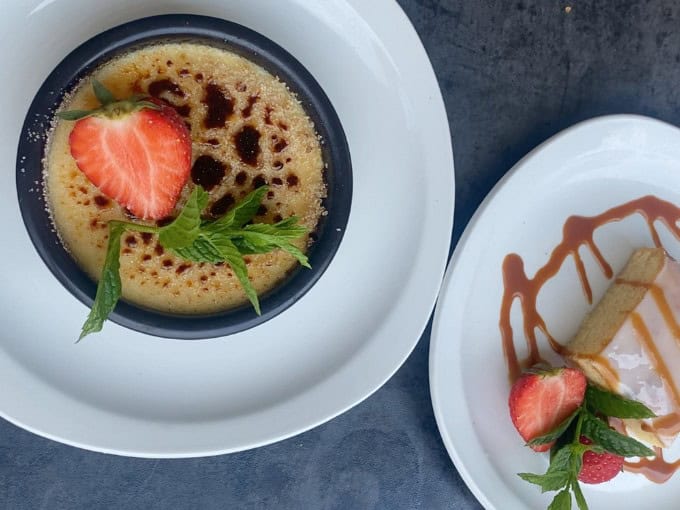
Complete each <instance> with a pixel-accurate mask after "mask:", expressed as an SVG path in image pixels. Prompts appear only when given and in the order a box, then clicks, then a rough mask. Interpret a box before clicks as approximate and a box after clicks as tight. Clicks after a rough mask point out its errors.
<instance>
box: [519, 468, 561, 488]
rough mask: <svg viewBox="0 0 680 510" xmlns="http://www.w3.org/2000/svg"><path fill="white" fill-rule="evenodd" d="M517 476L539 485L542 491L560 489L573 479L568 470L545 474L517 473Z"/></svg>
mask: <svg viewBox="0 0 680 510" xmlns="http://www.w3.org/2000/svg"><path fill="white" fill-rule="evenodd" d="M517 476H519V477H520V478H521V479H522V480H524V481H526V482H529V483H533V484H534V485H538V486H539V487H540V488H541V492H548V491H557V490H560V489H561V488H562V487H564V486H565V485H568V484H569V481H570V480H571V473H569V472H568V471H553V472H551V473H548V472H546V473H545V474H544V475H536V474H533V473H517Z"/></svg>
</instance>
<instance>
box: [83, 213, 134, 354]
mask: <svg viewBox="0 0 680 510" xmlns="http://www.w3.org/2000/svg"><path fill="white" fill-rule="evenodd" d="M124 231H125V224H124V223H121V222H117V221H111V222H109V242H108V245H107V247H106V259H105V260H104V267H103V268H102V274H101V276H100V278H99V283H98V284H97V294H96V295H95V298H94V303H92V308H91V309H90V313H89V315H88V316H87V320H86V321H85V324H83V329H82V331H81V332H80V337H79V338H78V342H80V341H81V340H82V339H83V338H85V337H86V336H87V335H89V334H90V333H96V332H97V331H101V330H102V327H103V326H104V322H105V321H106V319H107V317H108V316H109V314H110V313H111V312H112V311H113V309H114V308H115V307H116V303H117V302H118V299H119V298H120V294H121V287H122V286H121V282H120V238H121V236H122V235H123V232H124Z"/></svg>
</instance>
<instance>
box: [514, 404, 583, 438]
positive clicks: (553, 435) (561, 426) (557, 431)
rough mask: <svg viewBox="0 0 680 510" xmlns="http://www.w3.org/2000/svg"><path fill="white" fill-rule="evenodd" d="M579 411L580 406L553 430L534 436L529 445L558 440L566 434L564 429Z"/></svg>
mask: <svg viewBox="0 0 680 510" xmlns="http://www.w3.org/2000/svg"><path fill="white" fill-rule="evenodd" d="M579 411H580V408H578V409H576V410H575V411H574V412H573V413H571V414H570V415H569V416H568V417H567V418H566V419H565V420H564V421H563V422H562V423H560V424H559V425H558V426H557V427H555V428H554V429H553V430H551V431H550V432H548V433H547V434H544V435H542V436H538V437H535V438H533V439H532V440H531V441H529V442H528V443H527V445H528V446H539V445H542V444H548V443H552V442H553V441H556V440H557V438H559V437H560V436H561V435H562V434H564V431H565V430H567V429H568V428H569V425H571V423H572V422H573V421H574V418H576V416H577V415H578V413H579Z"/></svg>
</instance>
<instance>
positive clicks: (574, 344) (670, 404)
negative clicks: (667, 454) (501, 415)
mask: <svg viewBox="0 0 680 510" xmlns="http://www.w3.org/2000/svg"><path fill="white" fill-rule="evenodd" d="M566 348H567V351H568V355H567V358H568V359H569V360H570V361H571V362H572V363H573V364H575V365H577V366H578V367H579V368H580V369H581V370H583V372H584V373H585V374H586V376H587V377H588V379H590V380H591V381H593V382H595V383H597V384H599V385H600V386H602V387H604V388H606V389H608V390H610V391H613V392H615V393H618V394H620V395H622V396H624V397H626V398H630V399H633V400H637V401H639V402H641V403H643V404H645V405H646V406H647V407H649V408H650V409H651V410H652V411H653V412H654V413H655V414H656V416H657V417H656V418H653V419H645V420H623V426H624V427H625V432H626V433H627V434H629V435H630V436H633V437H636V438H637V439H640V440H642V441H646V442H648V443H650V444H653V445H656V446H661V447H667V446H670V444H671V443H672V442H673V440H674V439H675V437H676V436H677V434H678V433H679V432H680V390H679V388H680V264H679V263H678V262H676V261H675V260H673V259H671V258H670V257H668V256H667V254H666V253H665V251H664V250H663V249H661V248H640V249H638V250H636V251H635V252H634V253H633V255H632V256H631V258H630V260H629V261H628V264H627V265H626V267H625V268H624V269H623V271H622V272H621V273H620V274H619V275H618V277H617V278H616V280H615V282H614V283H613V284H612V286H611V287H610V288H609V289H608V290H607V292H606V293H605V295H604V297H603V298H602V300H601V301H600V302H599V303H598V305H597V306H596V307H595V309H594V310H593V311H592V312H591V313H590V314H589V315H588V316H587V317H586V318H585V320H584V321H583V323H582V324H581V328H580V330H579V331H578V333H577V334H576V336H575V337H574V338H573V340H572V341H571V342H570V343H569V344H568V345H567V346H566Z"/></svg>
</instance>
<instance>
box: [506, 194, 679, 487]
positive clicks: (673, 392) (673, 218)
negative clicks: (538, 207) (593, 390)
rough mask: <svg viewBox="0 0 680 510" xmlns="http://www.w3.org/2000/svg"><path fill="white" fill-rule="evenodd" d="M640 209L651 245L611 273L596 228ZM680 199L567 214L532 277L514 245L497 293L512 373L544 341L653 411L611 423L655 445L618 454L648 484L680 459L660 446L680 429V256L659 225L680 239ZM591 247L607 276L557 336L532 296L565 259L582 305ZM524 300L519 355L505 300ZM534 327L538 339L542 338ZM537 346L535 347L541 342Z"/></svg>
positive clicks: (529, 361) (537, 356) (594, 378)
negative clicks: (571, 328) (601, 293)
mask: <svg viewBox="0 0 680 510" xmlns="http://www.w3.org/2000/svg"><path fill="white" fill-rule="evenodd" d="M633 216H637V217H638V218H639V219H640V220H642V221H643V222H644V224H646V225H647V228H648V230H649V235H650V237H651V240H652V242H653V243H654V245H655V246H656V247H655V248H640V249H638V250H635V252H634V253H633V255H632V256H631V259H630V260H629V262H628V265H627V266H626V268H624V270H623V271H622V272H621V273H620V274H619V275H618V276H617V277H616V278H615V276H614V275H615V273H614V270H613V269H612V266H611V265H610V263H609V262H608V261H607V259H606V258H605V256H604V254H603V253H602V252H601V251H600V248H599V246H598V243H597V236H596V231H597V230H598V229H600V228H601V227H603V226H605V225H608V224H610V223H614V222H618V221H621V220H623V219H626V218H630V217H633ZM679 223H680V207H678V206H677V205H675V204H673V203H671V202H668V201H666V200H663V199H661V198H659V197H656V196H653V195H648V196H644V197H640V198H637V199H635V200H631V201H629V202H626V203H623V204H620V205H617V206H615V207H612V208H611V209H608V210H606V211H604V212H602V213H600V214H597V215H594V216H577V215H574V216H570V217H569V218H567V219H566V221H565V222H564V226H563V234H562V239H561V241H560V242H559V244H557V245H556V246H555V247H554V249H553V250H552V252H551V253H550V257H549V258H548V260H547V261H546V262H545V264H543V265H542V266H540V267H539V268H538V269H537V270H536V272H535V274H534V275H533V276H531V277H530V276H529V275H527V273H526V270H525V267H524V262H523V260H522V258H521V257H520V255H518V254H516V253H511V254H508V255H507V256H506V257H505V259H504V260H503V267H502V271H503V287H504V291H503V298H502V304H501V309H500V320H499V327H500V331H501V337H502V345H503V351H504V354H505V360H506V363H507V368H508V373H509V378H510V381H511V382H512V381H514V380H516V379H517V378H518V377H519V376H520V375H521V373H522V371H523V369H525V368H527V367H532V366H536V365H540V364H544V363H545V361H544V360H545V358H544V355H543V353H542V352H541V350H542V348H544V347H545V348H547V349H548V350H549V351H552V352H553V353H555V354H557V355H559V356H560V357H562V358H564V359H565V360H566V361H567V363H569V364H570V365H572V366H573V365H576V366H577V367H578V368H579V369H580V370H582V371H583V372H584V374H585V376H586V377H587V379H588V380H589V381H590V382H591V383H592V384H593V385H595V386H597V387H599V388H601V389H604V390H607V391H611V392H612V393H614V394H617V395H620V396H621V397H623V398H624V399H629V400H633V401H638V402H640V403H642V404H644V405H645V406H646V407H647V408H648V409H649V410H651V411H652V412H653V413H654V414H655V415H656V416H654V417H652V416H650V417H647V418H616V417H614V416H616V413H607V412H604V413H603V415H604V416H610V417H612V418H611V419H610V420H609V424H610V425H611V426H613V427H614V428H615V429H616V431H618V432H620V433H621V434H623V435H625V436H630V437H631V438H636V439H639V440H641V441H642V442H644V443H645V444H648V445H649V446H652V447H653V450H654V453H655V455H654V456H653V457H641V458H640V459H637V460H634V459H624V462H623V470H624V471H627V472H631V473H639V474H642V475H643V476H645V477H646V478H648V479H649V480H650V481H652V482H655V483H663V482H665V481H667V480H668V479H669V478H671V476H673V473H675V472H676V471H677V470H678V469H680V460H673V459H668V458H667V456H664V452H663V450H662V447H667V446H669V445H670V444H671V443H672V442H673V440H674V439H675V438H676V436H677V435H678V434H679V433H680V380H678V376H677V374H678V373H679V372H678V369H677V367H678V366H679V365H678V364H679V363H680V343H678V340H677V339H678V338H680V264H679V263H678V262H676V261H674V260H672V259H671V258H670V257H668V255H667V254H666V253H665V251H664V249H663V244H662V239H664V243H665V242H667V241H666V239H667V237H666V238H664V237H663V236H662V235H661V234H662V232H660V230H661V228H665V229H666V231H667V232H668V233H670V234H671V235H672V236H674V238H675V239H677V240H680V226H679ZM587 252H589V253H590V254H591V255H592V257H593V259H594V260H595V261H596V262H597V267H599V270H600V271H601V272H602V274H603V275H604V276H605V277H606V278H607V279H614V281H613V285H612V286H611V287H610V290H609V291H607V294H605V297H604V298H603V299H602V300H601V301H600V304H598V305H597V306H596V307H595V308H594V309H593V310H592V311H591V313H590V314H589V315H588V316H587V318H586V319H585V320H584V321H583V324H582V326H581V329H580V331H579V333H578V334H577V335H576V336H575V337H574V338H573V339H572V340H571V341H558V339H557V338H555V337H554V336H553V335H552V334H551V333H550V331H549V328H548V326H547V324H546V322H545V320H544V316H543V315H542V313H541V312H540V311H539V306H538V296H539V294H540V293H541V291H542V289H543V288H544V287H545V285H546V284H547V283H548V282H549V281H550V280H551V279H552V278H553V277H554V276H555V275H557V274H558V273H560V272H561V269H562V268H563V267H564V266H565V264H569V263H573V264H574V266H575V268H576V272H577V274H578V279H579V281H580V284H581V288H582V290H583V294H584V297H585V300H586V302H587V303H588V304H592V302H593V299H592V298H593V292H592V290H591V286H590V275H589V274H588V273H587V271H586V265H585V264H584V261H583V254H584V253H587ZM515 300H518V301H519V303H518V304H520V305H521V321H522V326H521V329H522V330H523V333H524V335H523V340H524V342H526V348H527V349H526V354H525V355H523V356H520V355H519V353H518V351H517V350H516V348H515V332H514V328H513V326H512V324H511V309H512V307H513V303H514V302H515ZM537 330H538V331H540V332H541V333H543V335H544V337H545V341H544V342H543V343H540V344H539V339H538V338H537ZM539 347H540V348H541V349H539Z"/></svg>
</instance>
